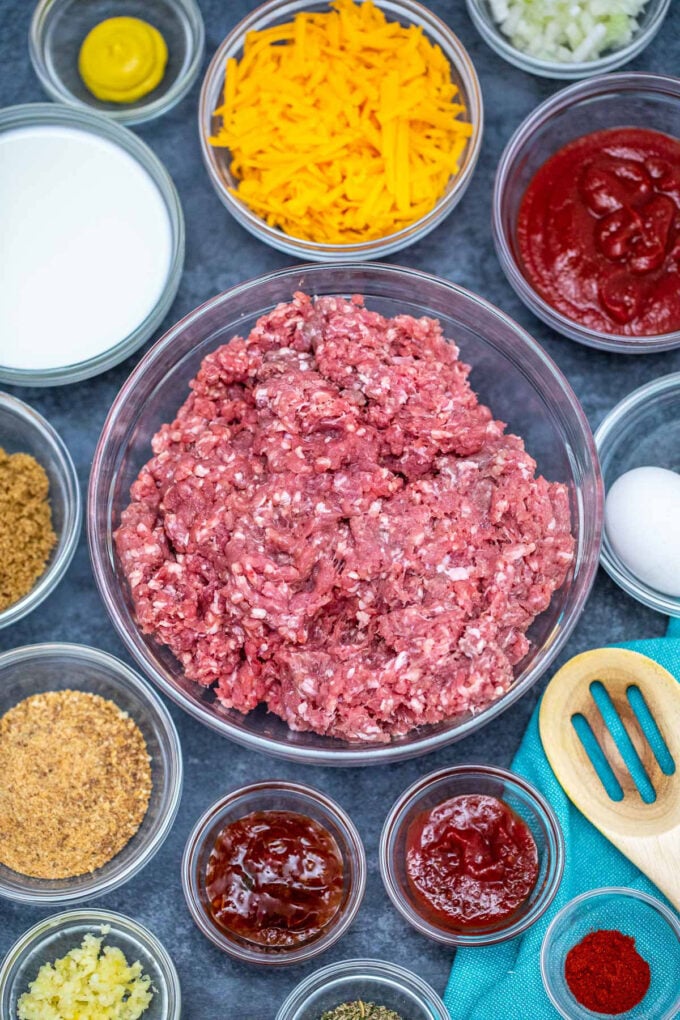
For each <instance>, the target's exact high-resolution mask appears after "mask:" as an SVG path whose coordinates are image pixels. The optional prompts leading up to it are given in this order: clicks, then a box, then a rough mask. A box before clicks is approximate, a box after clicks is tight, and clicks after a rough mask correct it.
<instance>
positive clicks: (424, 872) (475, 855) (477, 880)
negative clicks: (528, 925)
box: [406, 794, 538, 930]
mask: <svg viewBox="0 0 680 1020" xmlns="http://www.w3.org/2000/svg"><path fill="white" fill-rule="evenodd" d="M406 873H407V875H408V880H409V883H410V885H411V889H412V891H413V894H414V896H415V898H416V899H417V901H418V902H419V903H420V904H421V906H422V907H423V908H424V912H425V916H429V918H430V920H431V921H432V922H433V923H434V924H439V925H444V926H445V927H448V928H451V929H455V930H460V929H470V930H473V929H480V928H488V927H490V926H497V925H500V924H501V923H502V922H503V921H505V920H506V918H508V917H510V915H511V914H513V913H514V912H515V911H516V910H517V909H518V908H519V907H520V906H521V905H522V903H524V901H525V900H526V899H527V897H528V896H529V893H530V892H531V890H532V889H533V887H534V885H535V884H536V879H537V877H538V851H537V849H536V843H535V842H534V838H533V836H532V835H531V833H530V831H529V829H528V828H527V826H526V825H525V823H524V822H523V821H522V819H521V818H520V817H519V816H518V815H516V814H515V812H514V811H512V810H511V809H510V808H509V807H508V805H507V804H505V803H503V801H501V800H497V799H496V798H495V797H487V796H483V795H481V794H472V795H466V796H461V797H453V798H452V799H451V800H446V801H444V803H443V804H439V805H438V806H437V807H435V808H433V810H432V811H426V812H423V813H422V814H420V815H418V816H417V817H416V818H415V819H414V821H413V822H412V823H411V825H410V826H409V829H408V832H407V836H406Z"/></svg>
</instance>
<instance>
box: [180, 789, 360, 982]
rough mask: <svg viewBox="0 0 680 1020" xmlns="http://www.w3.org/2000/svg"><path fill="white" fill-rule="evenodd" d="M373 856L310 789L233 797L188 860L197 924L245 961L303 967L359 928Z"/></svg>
mask: <svg viewBox="0 0 680 1020" xmlns="http://www.w3.org/2000/svg"><path fill="white" fill-rule="evenodd" d="M365 885H366V856H365V853H364V848H363V845H362V843H361V839H360V837H359V833H358V832H357V830H356V828H355V826H354V824H353V822H352V820H351V819H350V818H349V816H348V815H347V814H346V813H345V812H344V811H343V810H342V808H341V807H340V805H339V804H336V802H335V801H333V800H331V799H330V798H329V797H326V796H325V795H324V794H322V793H320V792H319V791H318V790H315V789H313V788H312V787H310V786H303V785H302V784H301V783H286V782H283V781H280V780H270V781H266V782H261V783H254V784H252V785H251V786H244V787H241V788H240V789H238V790H234V791H232V792H231V793H228V794H226V796H224V797H222V798H221V799H220V800H218V801H217V802H216V803H215V804H213V805H212V806H211V807H210V808H208V810H207V811H206V812H205V814H204V815H203V816H202V817H201V818H200V819H199V820H198V822H197V823H196V825H195V826H194V829H193V831H192V833H191V835H190V836H189V839H188V840H187V844H186V847H185V850H184V856H183V859H182V886H183V889H184V896H185V898H186V901H187V906H188V907H189V911H190V913H191V915H192V917H193V919H194V921H195V922H196V925H197V926H198V928H200V930H201V931H202V932H203V934H204V935H206V936H207V937H208V938H209V939H210V940H211V941H212V942H214V944H215V945H216V946H218V948H220V949H222V950H223V951H224V952H225V953H229V954H230V955H231V956H234V957H236V959H239V960H243V961H245V962H247V963H264V964H268V965H277V964H287V963H301V962H302V961H304V960H308V959H310V958H311V957H313V956H316V955H317V954H319V953H321V952H323V951H324V950H325V949H328V948H329V947H330V946H332V945H333V944H334V943H335V942H337V940H338V939H339V938H340V937H341V936H342V935H343V933H344V932H345V931H346V930H347V928H348V927H349V926H350V924H351V923H352V921H353V920H354V918H355V916H356V913H357V911H358V909H359V906H360V904H361V900H362V898H363V894H364V888H365Z"/></svg>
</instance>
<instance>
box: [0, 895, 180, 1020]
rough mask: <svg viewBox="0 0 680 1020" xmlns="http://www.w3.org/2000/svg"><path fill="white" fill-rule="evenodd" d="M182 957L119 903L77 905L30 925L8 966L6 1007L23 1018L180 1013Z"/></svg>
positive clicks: (107, 1019)
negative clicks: (175, 957)
mask: <svg viewBox="0 0 680 1020" xmlns="http://www.w3.org/2000/svg"><path fill="white" fill-rule="evenodd" d="M181 1005H182V1004H181V991H180V984H179V978H178V976H177V971H176V970H175V965H174V964H173V962H172V960H171V959H170V957H169V956H168V953H167V951H166V950H165V948H164V947H163V945H162V944H161V943H160V942H159V941H158V939H157V938H156V937H155V936H154V935H152V933H151V932H150V931H148V929H146V928H144V927H143V926H142V925H141V924H138V923H137V921H133V920H132V918H130V917H125V916H124V915H123V914H117V913H114V912H113V911H111V910H69V911H66V912H65V913H62V914H56V915H55V916H53V917H48V918H45V919H44V920H42V921H39V922H38V923H37V924H36V925H34V926H33V927H32V928H30V929H29V930H28V931H27V932H26V933H25V934H24V935H22V936H21V938H19V939H18V941H17V942H16V943H15V944H14V945H13V946H12V948H11V949H10V950H9V952H8V953H7V956H6V957H5V960H4V962H3V964H2V967H1V968H0V1015H1V1016H3V1017H12V1018H15V1017H16V1018H18V1020H52V1018H53V1017H55V1016H58V1017H59V1020H140V1018H141V1020H179V1017H180V1015H181Z"/></svg>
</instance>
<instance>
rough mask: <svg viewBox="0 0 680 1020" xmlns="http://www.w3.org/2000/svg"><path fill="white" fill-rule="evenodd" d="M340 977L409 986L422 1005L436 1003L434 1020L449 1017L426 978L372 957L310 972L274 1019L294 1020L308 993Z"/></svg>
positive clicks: (343, 961)
mask: <svg viewBox="0 0 680 1020" xmlns="http://www.w3.org/2000/svg"><path fill="white" fill-rule="evenodd" d="M339 977H340V978H342V977H363V978H366V977H368V978H369V979H374V980H375V981H376V982H377V983H378V984H382V983H383V979H385V980H389V981H390V982H391V983H392V984H397V985H399V987H400V988H404V989H407V990H408V991H409V992H411V993H412V994H413V995H415V996H416V998H417V999H418V1001H419V1002H420V1004H421V1005H422V1006H426V1005H427V1006H430V1005H433V1006H434V1007H435V1008H436V1010H437V1013H436V1015H433V1017H432V1020H449V1013H448V1010H447V1008H446V1006H445V1005H444V1003H443V1001H442V999H441V998H440V996H439V995H438V994H437V992H435V990H434V988H432V986H431V985H430V984H429V983H428V982H427V981H425V980H424V978H421V977H420V975H418V974H416V973H415V972H414V971H410V970H408V969H407V968H406V967H402V966H400V965H399V964H397V963H390V962H389V961H387V960H379V959H372V958H369V957H362V958H356V959H351V960H338V961H336V962H335V963H328V964H326V966H325V967H321V968H319V970H315V971H313V972H312V973H311V974H308V975H307V977H306V978H304V979H303V980H302V981H300V982H299V984H297V985H296V986H295V988H293V990H292V991H291V992H289V994H288V995H287V996H286V998H285V999H284V1001H283V1002H282V1004H281V1005H280V1006H279V1010H278V1012H277V1014H276V1018H275V1020H294V1016H295V1013H294V1012H293V1011H294V1010H295V1011H297V1010H298V1008H299V1007H300V1006H301V1005H303V1004H304V1001H305V996H307V995H308V994H309V992H312V991H316V990H317V988H323V986H324V985H325V984H328V983H329V982H331V981H333V980H334V979H335V978H339ZM426 996H427V1000H426V998H425V997H426ZM430 1012H431V1011H430Z"/></svg>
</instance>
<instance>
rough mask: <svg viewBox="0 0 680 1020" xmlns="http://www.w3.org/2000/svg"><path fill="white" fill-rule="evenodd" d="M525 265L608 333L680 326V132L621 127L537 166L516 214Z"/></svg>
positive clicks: (571, 314)
mask: <svg viewBox="0 0 680 1020" xmlns="http://www.w3.org/2000/svg"><path fill="white" fill-rule="evenodd" d="M517 242H518V246H519V253H520V259H521V262H522V263H523V267H524V273H525V275H526V277H527V279H528V280H529V282H530V283H531V285H532V286H533V287H534V289H535V290H536V291H537V292H538V293H539V294H540V295H541V297H543V299H544V300H545V301H547V302H548V304H550V305H552V307H553V308H555V309H556V310H557V311H558V312H561V313H562V314H563V315H565V316H567V317H568V318H569V319H573V320H574V321H575V322H578V323H580V324H581V325H583V326H586V327H589V328H591V329H596V330H599V331H600V332H603V333H618V334H622V335H624V336H651V335H655V334H660V333H670V332H673V331H674V330H677V329H680V141H678V140H677V139H675V138H671V137H669V136H668V135H664V134H661V133H659V132H658V131H648V130H645V129H642V128H613V129H610V130H607V131H595V132H593V133H592V134H589V135H585V136H584V137H583V138H577V139H576V140H575V141H573V142H569V143H568V144H567V145H565V146H564V147H563V148H562V149H560V150H559V151H558V152H556V153H555V155H554V156H552V157H551V158H550V159H549V160H547V162H545V163H544V164H543V166H542V167H541V168H540V169H539V170H538V171H537V173H536V174H535V175H534V177H533V179H532V180H531V182H530V183H529V186H528V188H527V190H526V192H525V194H524V197H523V199H522V203H521V205H520V210H519V217H518V222H517Z"/></svg>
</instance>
